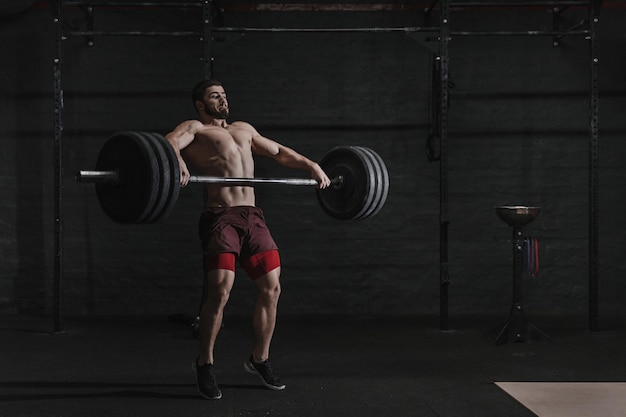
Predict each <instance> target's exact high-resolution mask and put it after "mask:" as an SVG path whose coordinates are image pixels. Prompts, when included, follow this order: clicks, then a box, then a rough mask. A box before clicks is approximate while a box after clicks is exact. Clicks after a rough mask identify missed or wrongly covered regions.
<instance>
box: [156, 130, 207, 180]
mask: <svg viewBox="0 0 626 417" xmlns="http://www.w3.org/2000/svg"><path fill="white" fill-rule="evenodd" d="M200 127H202V123H201V122H199V121H198V120H187V121H185V122H182V123H181V124H179V125H178V126H176V128H175V129H174V130H172V131H171V132H170V133H168V134H167V135H165V139H167V141H168V142H169V143H170V145H172V148H174V152H175V153H176V157H177V158H178V164H179V165H180V184H181V185H182V186H183V187H184V186H186V185H187V184H188V183H189V175H190V174H189V169H188V168H187V164H186V163H185V160H184V159H183V157H182V156H181V154H180V151H181V149H185V148H186V147H187V146H189V144H190V143H191V142H193V140H194V139H195V137H196V132H197V131H198V130H199V129H200Z"/></svg>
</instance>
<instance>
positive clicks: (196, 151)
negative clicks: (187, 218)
mask: <svg viewBox="0 0 626 417" xmlns="http://www.w3.org/2000/svg"><path fill="white" fill-rule="evenodd" d="M192 100H193V104H194V106H195V108H196V110H197V112H198V115H199V119H200V120H187V121H185V122H183V123H181V124H180V125H178V126H177V127H176V128H175V129H174V130H173V131H172V132H170V133H169V134H167V136H166V138H167V140H168V141H169V142H170V143H171V145H172V147H173V148H174V150H175V152H176V155H177V156H178V162H179V164H180V172H181V179H180V181H181V185H182V186H185V185H187V183H188V182H189V175H190V174H189V170H188V168H187V164H190V166H191V167H192V168H193V169H194V170H195V171H197V172H198V174H199V175H204V176H215V177H246V178H252V177H253V176H254V160H253V157H252V155H253V153H254V154H258V155H262V156H266V157H269V158H272V159H274V160H276V161H277V162H278V163H280V164H281V165H284V166H287V167H290V168H295V169H302V170H307V171H309V172H310V175H311V178H313V179H315V180H317V182H318V184H319V185H318V187H320V188H326V187H328V186H329V185H330V179H329V178H328V176H327V175H326V174H325V173H324V171H323V170H322V168H320V166H319V165H318V164H317V163H315V162H313V161H311V160H310V159H308V158H306V157H304V156H303V155H300V154H299V153H297V152H296V151H294V150H293V149H290V148H288V147H286V146H283V145H281V144H279V143H277V142H275V141H273V140H271V139H268V138H266V137H263V136H262V135H260V134H259V132H257V131H256V130H255V128H254V127H252V126H251V125H250V124H248V123H245V122H233V123H227V121H226V119H227V118H228V101H227V100H226V93H225V92H224V88H223V86H222V84H221V83H220V82H218V81H215V80H206V81H203V82H200V83H199V84H197V85H196V86H195V87H194V89H193V93H192ZM199 233H200V239H201V241H202V248H203V252H204V253H203V257H204V258H203V259H204V271H205V276H206V288H207V296H206V300H205V301H204V304H203V306H202V308H201V310H200V323H199V334H200V351H199V354H198V357H197V359H196V362H195V369H196V382H197V386H198V391H199V392H200V395H202V396H203V397H205V398H209V399H219V398H221V396H222V393H221V391H220V389H219V387H218V385H217V383H216V381H215V373H214V368H213V363H214V358H213V348H214V345H215V339H216V337H217V334H218V332H219V330H220V327H221V324H222V317H223V312H224V306H225V305H226V302H227V301H228V298H229V295H230V291H231V289H232V287H233V283H234V280H235V262H236V261H239V263H240V264H241V265H242V266H243V267H244V269H245V270H246V272H247V273H248V275H249V276H250V278H251V279H252V281H253V282H254V284H255V285H256V287H257V290H258V292H257V298H256V304H255V308H254V316H253V328H254V337H253V344H252V354H251V355H250V358H249V360H248V361H246V362H245V363H244V369H245V370H246V371H248V372H250V373H252V374H255V375H258V376H259V377H260V378H261V380H262V381H263V384H264V385H265V386H266V387H268V388H270V389H274V390H282V389H284V388H285V385H284V384H283V383H281V382H280V380H279V379H278V377H277V376H276V375H274V374H273V372H272V368H271V366H270V363H269V350H270V342H271V340H272V335H273V334H274V327H275V324H276V308H277V305H278V297H279V295H280V281H279V277H280V258H279V255H278V250H277V246H276V243H275V242H274V240H273V239H272V236H271V234H270V232H269V230H268V228H267V226H266V225H265V219H264V217H263V212H262V211H261V209H259V208H257V207H256V206H255V197H254V188H252V187H250V186H223V185H219V184H205V202H204V210H203V212H202V215H201V217H200V222H199Z"/></svg>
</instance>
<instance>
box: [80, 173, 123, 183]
mask: <svg viewBox="0 0 626 417" xmlns="http://www.w3.org/2000/svg"><path fill="white" fill-rule="evenodd" d="M119 180H120V175H119V174H118V173H117V171H78V173H77V174H76V181H78V182H92V183H105V182H118V181H119Z"/></svg>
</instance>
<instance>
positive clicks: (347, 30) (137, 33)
mask: <svg viewBox="0 0 626 417" xmlns="http://www.w3.org/2000/svg"><path fill="white" fill-rule="evenodd" d="M438 31H439V29H438V28H435V27H394V28H391V27H387V28H385V27H380V28H244V27H214V28H213V32H224V33H226V32H227V33H253V32H254V33H287V32H289V33H293V32H296V33H322V32H344V33H360V32H361V33H362V32H375V33H389V32H400V33H415V32H438ZM65 35H66V36H202V34H201V33H200V32H195V31H181V32H157V31H147V32H146V31H104V30H98V31H96V30H72V31H67V32H65Z"/></svg>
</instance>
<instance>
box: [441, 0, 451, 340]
mask: <svg viewBox="0 0 626 417" xmlns="http://www.w3.org/2000/svg"><path fill="white" fill-rule="evenodd" d="M440 8H441V13H440V16H439V20H440V22H439V25H440V26H439V59H440V69H441V70H440V72H439V75H440V94H439V105H440V108H439V114H440V117H439V141H440V160H439V257H440V265H439V292H440V295H439V308H440V314H439V317H440V327H441V330H449V328H450V318H449V313H448V287H449V285H450V275H449V270H448V225H449V223H450V221H449V218H448V99H449V97H448V92H449V91H448V87H449V51H448V41H449V38H450V28H449V22H450V0H441V2H440Z"/></svg>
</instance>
